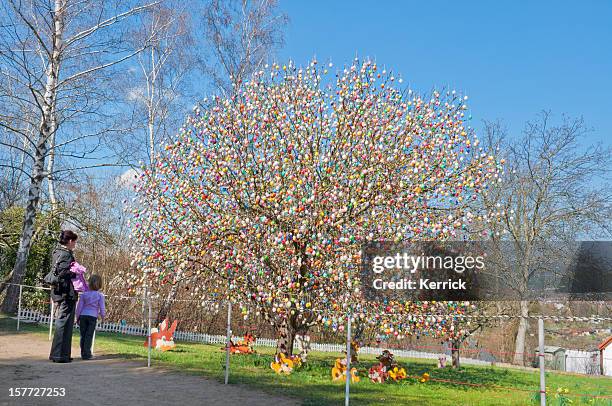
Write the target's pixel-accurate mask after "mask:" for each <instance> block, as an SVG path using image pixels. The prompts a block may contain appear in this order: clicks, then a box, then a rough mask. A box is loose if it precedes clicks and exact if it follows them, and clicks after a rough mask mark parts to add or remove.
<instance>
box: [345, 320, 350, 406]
mask: <svg viewBox="0 0 612 406" xmlns="http://www.w3.org/2000/svg"><path fill="white" fill-rule="evenodd" d="M346 327H347V328H346V383H345V387H344V406H349V397H350V395H349V392H350V386H351V313H350V312H349V313H348V316H347V318H346Z"/></svg>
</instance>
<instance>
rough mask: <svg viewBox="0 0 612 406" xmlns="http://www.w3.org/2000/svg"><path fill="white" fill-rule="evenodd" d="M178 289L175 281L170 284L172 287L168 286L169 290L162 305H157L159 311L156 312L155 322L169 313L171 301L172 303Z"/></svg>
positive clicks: (162, 319)
mask: <svg viewBox="0 0 612 406" xmlns="http://www.w3.org/2000/svg"><path fill="white" fill-rule="evenodd" d="M178 290H179V284H178V282H177V283H175V284H174V285H172V287H171V288H170V292H169V293H168V296H166V299H165V300H164V301H163V303H162V305H161V306H160V307H159V311H158V312H157V324H159V323H161V322H162V321H164V319H165V318H166V317H167V316H168V313H170V309H172V303H174V298H176V294H177V293H178Z"/></svg>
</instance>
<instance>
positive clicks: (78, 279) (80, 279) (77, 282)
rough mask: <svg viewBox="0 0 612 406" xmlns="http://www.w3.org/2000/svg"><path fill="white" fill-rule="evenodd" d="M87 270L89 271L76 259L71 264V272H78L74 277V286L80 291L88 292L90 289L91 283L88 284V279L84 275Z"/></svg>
mask: <svg viewBox="0 0 612 406" xmlns="http://www.w3.org/2000/svg"><path fill="white" fill-rule="evenodd" d="M85 271H87V269H86V268H85V267H84V266H83V265H81V264H79V263H78V262H76V261H74V262H73V263H72V265H71V266H70V272H73V273H75V274H76V276H75V277H74V278H72V286H74V290H76V291H77V292H79V293H83V292H87V291H88V290H89V285H87V281H86V280H85V276H84V274H85Z"/></svg>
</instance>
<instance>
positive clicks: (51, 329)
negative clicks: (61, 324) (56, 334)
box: [49, 299, 55, 341]
mask: <svg viewBox="0 0 612 406" xmlns="http://www.w3.org/2000/svg"><path fill="white" fill-rule="evenodd" d="M54 305H55V303H53V299H51V313H49V341H51V337H52V336H53V313H54V311H55V309H54Z"/></svg>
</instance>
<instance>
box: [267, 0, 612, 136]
mask: <svg viewBox="0 0 612 406" xmlns="http://www.w3.org/2000/svg"><path fill="white" fill-rule="evenodd" d="M281 9H282V10H283V11H285V12H286V13H287V14H288V16H289V18H290V20H291V21H290V23H289V25H288V27H287V29H286V37H285V39H286V43H285V46H284V48H283V49H282V50H280V51H279V52H278V55H277V56H278V59H279V60H280V61H285V60H287V59H293V60H294V61H296V63H297V64H298V65H300V64H305V63H306V62H307V61H308V60H310V59H311V58H312V57H313V56H316V57H317V59H318V60H319V61H321V62H323V61H327V60H329V59H331V60H332V61H333V62H334V64H335V65H336V66H338V65H344V64H347V63H350V61H351V60H352V58H354V57H355V56H356V55H358V56H359V57H366V56H369V57H371V58H375V59H376V60H377V61H378V62H379V63H380V64H383V65H385V66H386V67H387V68H390V69H393V71H395V72H399V73H401V74H402V77H403V78H404V84H408V83H410V87H411V88H413V89H416V90H419V91H428V90H430V89H432V88H433V87H434V86H437V87H440V86H447V85H450V86H451V87H453V88H455V89H457V90H461V91H463V92H465V93H466V94H467V95H468V96H469V98H470V107H471V113H472V116H473V118H474V121H473V124H474V126H475V127H476V128H477V129H478V128H479V127H480V122H481V121H482V120H483V119H487V120H494V119H502V120H503V122H504V123H505V124H506V126H507V127H508V129H509V130H510V132H511V133H512V134H517V133H518V132H520V131H521V130H522V128H523V125H524V122H525V121H526V120H528V119H532V118H534V116H535V114H537V113H538V112H539V111H540V110H542V109H550V110H552V112H553V113H554V114H555V115H556V117H557V118H559V116H560V114H561V113H566V114H568V115H571V116H580V115H582V116H583V117H584V118H585V121H586V123H587V125H589V126H590V127H592V128H593V130H594V131H593V133H592V134H591V135H590V136H589V140H590V141H593V142H595V141H602V142H604V144H606V145H610V144H611V141H610V140H612V101H611V99H610V97H611V96H612V1H607V0H600V1H595V0H592V1H591V0H587V1H531V2H528V1H519V0H515V1H469V0H468V1H428V2H425V1H393V2H391V1H389V2H375V1H357V0H355V1H333V0H328V1H284V2H281Z"/></svg>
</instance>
